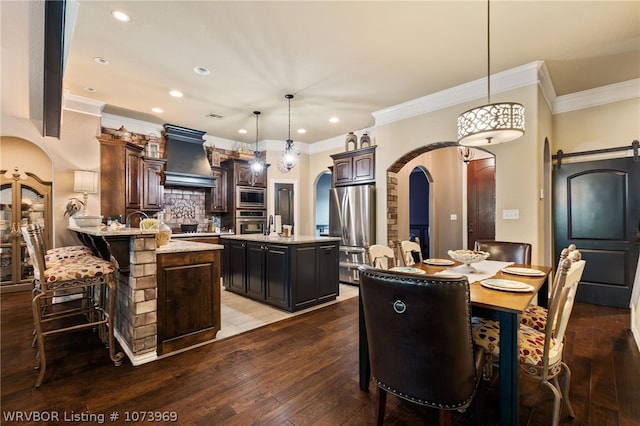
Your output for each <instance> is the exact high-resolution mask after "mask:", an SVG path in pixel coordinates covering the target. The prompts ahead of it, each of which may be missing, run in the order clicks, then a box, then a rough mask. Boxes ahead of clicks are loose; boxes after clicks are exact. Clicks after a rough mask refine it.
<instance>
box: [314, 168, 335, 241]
mask: <svg viewBox="0 0 640 426" xmlns="http://www.w3.org/2000/svg"><path fill="white" fill-rule="evenodd" d="M315 190H316V202H315V218H316V219H315V235H321V236H324V235H329V192H330V190H331V173H330V172H325V173H322V174H321V175H320V176H318V178H317V179H316V187H315Z"/></svg>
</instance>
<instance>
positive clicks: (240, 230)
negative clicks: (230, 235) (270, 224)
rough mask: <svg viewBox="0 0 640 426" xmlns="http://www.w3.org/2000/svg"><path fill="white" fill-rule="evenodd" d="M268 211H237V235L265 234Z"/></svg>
mask: <svg viewBox="0 0 640 426" xmlns="http://www.w3.org/2000/svg"><path fill="white" fill-rule="evenodd" d="M266 229H267V213H266V210H236V234H264V233H265V231H266Z"/></svg>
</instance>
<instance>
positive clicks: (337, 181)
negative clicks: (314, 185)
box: [333, 157, 353, 186]
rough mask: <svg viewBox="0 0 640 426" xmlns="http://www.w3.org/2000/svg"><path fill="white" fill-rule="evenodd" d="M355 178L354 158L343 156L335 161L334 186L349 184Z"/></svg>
mask: <svg viewBox="0 0 640 426" xmlns="http://www.w3.org/2000/svg"><path fill="white" fill-rule="evenodd" d="M352 180H353V159H352V158H351V157H348V158H341V159H338V160H335V161H334V162H333V184H334V186H339V185H348V184H350V183H351V182H352Z"/></svg>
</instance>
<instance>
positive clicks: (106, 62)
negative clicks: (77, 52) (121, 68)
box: [93, 56, 109, 65]
mask: <svg viewBox="0 0 640 426" xmlns="http://www.w3.org/2000/svg"><path fill="white" fill-rule="evenodd" d="M93 60H94V61H96V63H98V64H100V65H109V60H108V59H107V58H103V57H100V56H96V57H95V58H93Z"/></svg>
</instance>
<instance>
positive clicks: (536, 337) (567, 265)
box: [473, 257, 585, 426]
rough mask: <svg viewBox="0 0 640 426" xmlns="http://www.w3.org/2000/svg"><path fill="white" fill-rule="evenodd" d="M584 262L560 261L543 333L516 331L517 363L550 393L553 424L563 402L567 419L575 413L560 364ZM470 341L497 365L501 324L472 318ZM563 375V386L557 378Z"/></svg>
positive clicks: (567, 372) (567, 375)
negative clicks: (482, 349)
mask: <svg viewBox="0 0 640 426" xmlns="http://www.w3.org/2000/svg"><path fill="white" fill-rule="evenodd" d="M584 266H585V261H584V260H578V261H572V260H571V259H569V258H568V257H567V258H565V259H563V260H562V263H561V265H560V268H559V269H558V272H557V274H556V280H555V284H554V295H553V298H552V300H551V304H550V306H549V311H548V316H547V321H546V324H545V328H544V331H539V330H536V329H534V328H531V327H528V326H526V325H523V324H520V327H519V329H518V359H519V363H520V370H521V371H522V372H524V373H525V376H526V377H531V378H534V379H537V380H539V381H540V382H541V383H542V384H543V385H545V386H547V387H548V388H549V389H551V391H552V392H553V396H554V404H553V417H552V424H553V425H554V426H555V425H558V424H559V422H560V408H561V404H562V402H563V401H564V404H565V406H566V407H567V411H568V414H569V417H571V418H574V417H575V412H574V410H573V407H572V406H571V402H570V401H569V385H570V381H571V370H570V369H569V366H568V365H567V364H566V363H565V362H564V361H563V360H562V353H563V349H564V334H565V331H566V328H567V324H568V321H569V317H570V315H571V310H572V308H573V303H574V296H575V288H576V287H577V286H578V283H579V282H580V278H581V277H582V272H583V271H584ZM474 321H475V323H474V325H473V339H474V341H475V343H476V344H478V345H479V346H482V347H483V348H484V350H485V353H486V357H487V362H488V363H489V365H497V363H498V357H499V347H500V324H499V323H498V322H497V321H494V320H487V319H480V318H477V317H476V318H474ZM561 373H563V374H562V384H560V383H559V382H558V377H559V376H560V374H561Z"/></svg>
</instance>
